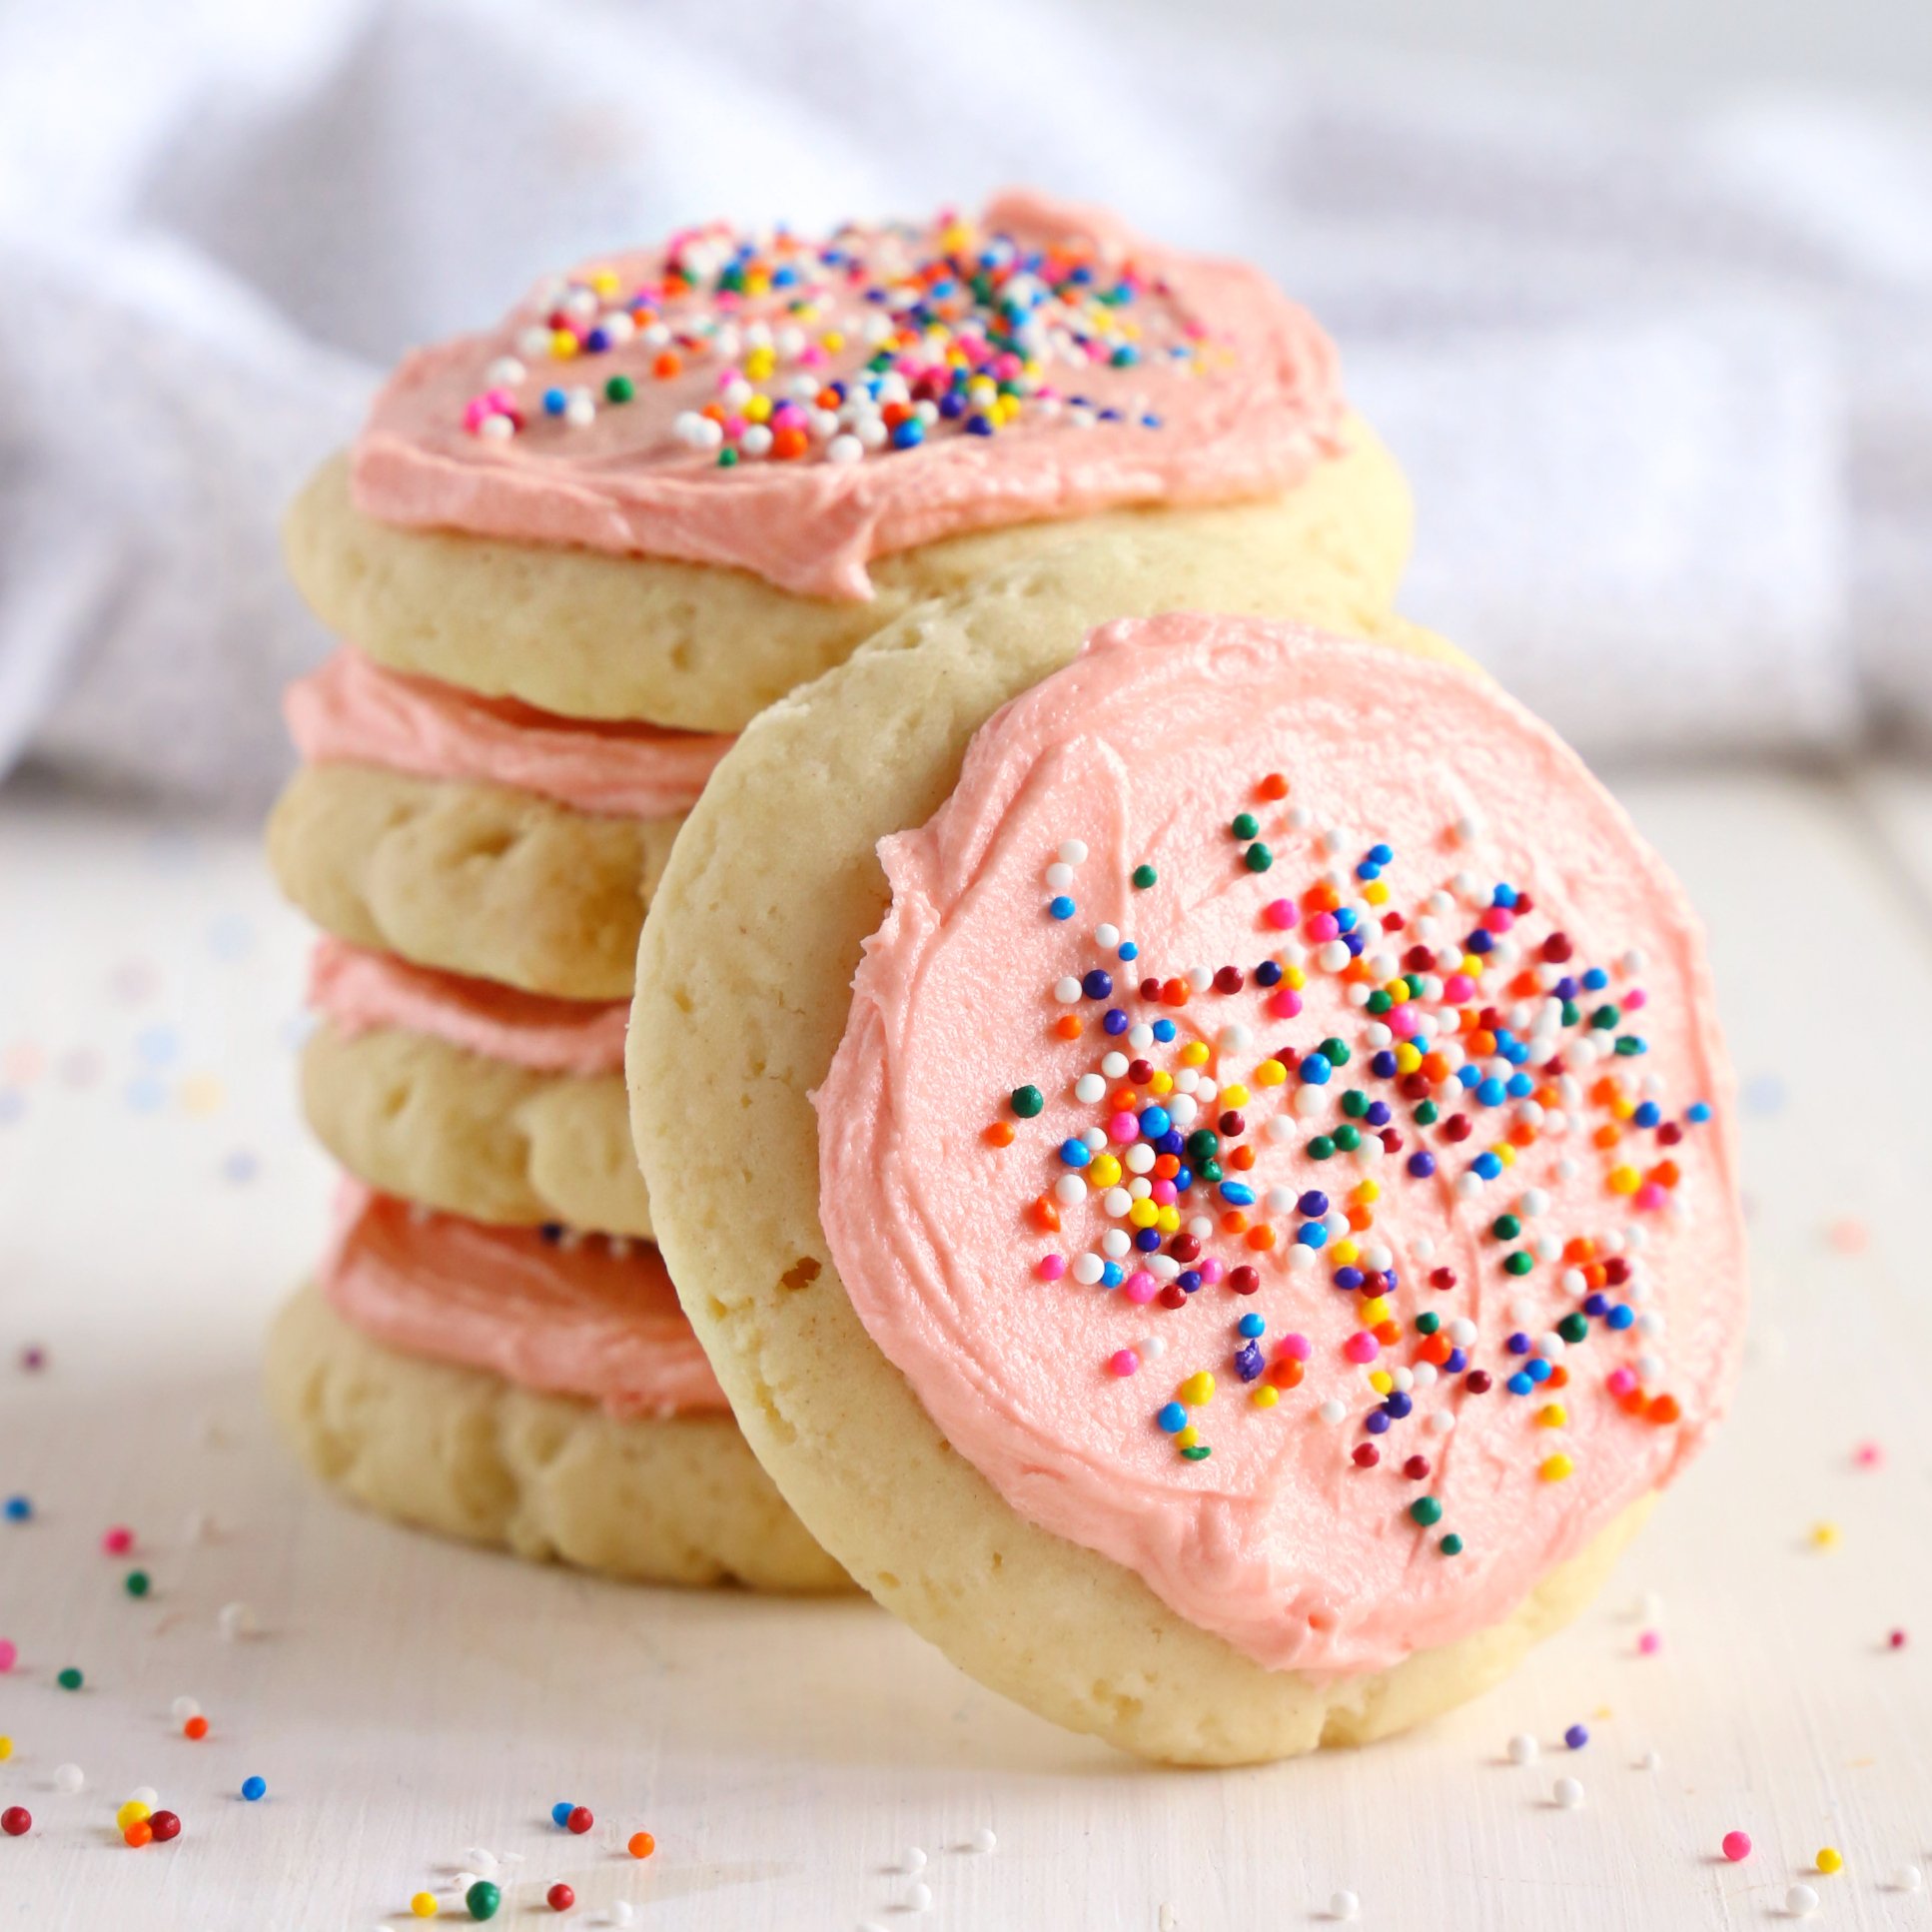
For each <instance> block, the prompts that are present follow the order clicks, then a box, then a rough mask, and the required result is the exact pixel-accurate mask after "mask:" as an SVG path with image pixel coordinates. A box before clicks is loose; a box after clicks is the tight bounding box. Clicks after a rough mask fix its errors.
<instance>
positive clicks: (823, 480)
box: [353, 194, 1343, 598]
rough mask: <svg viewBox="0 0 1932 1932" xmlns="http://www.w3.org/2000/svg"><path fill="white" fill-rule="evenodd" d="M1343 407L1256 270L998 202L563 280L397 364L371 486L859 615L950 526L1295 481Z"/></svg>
mask: <svg viewBox="0 0 1932 1932" xmlns="http://www.w3.org/2000/svg"><path fill="white" fill-rule="evenodd" d="M1342 410H1343V403H1342V396H1341V391H1340V388H1339V384H1338V380H1337V374H1336V366H1335V355H1334V351H1333V349H1332V347H1331V345H1330V344H1329V342H1328V339H1327V338H1326V337H1325V336H1324V335H1323V334H1322V332H1321V331H1320V330H1319V329H1318V328H1317V327H1316V325H1315V324H1314V322H1313V321H1312V320H1311V319H1310V318H1309V317H1308V316H1307V315H1306V314H1305V313H1304V312H1303V311H1302V310H1301V309H1299V308H1297V307H1296V306H1295V305H1294V304H1292V303H1290V302H1289V301H1287V300H1286V299H1285V298H1284V297H1283V296H1282V295H1281V294H1280V292H1279V291H1278V290H1276V289H1275V288H1274V286H1273V285H1272V284H1271V283H1269V282H1268V281H1267V279H1266V278H1265V277H1263V276H1262V275H1260V274H1259V273H1258V272H1257V271H1255V270H1254V269H1252V268H1249V267H1247V266H1245V265H1242V264H1239V263H1232V262H1221V261H1210V260H1206V259H1203V258H1200V257H1196V256H1189V255H1184V254H1181V253H1180V252H1178V251H1176V250H1172V249H1166V248H1161V247H1158V246H1156V245H1154V244H1152V243H1149V242H1146V241H1143V240H1141V239H1140V238H1138V237H1136V236H1134V235H1133V234H1131V233H1130V232H1129V231H1128V230H1127V229H1126V228H1124V227H1123V226H1122V225H1121V224H1120V223H1119V222H1118V221H1116V220H1115V219H1114V218H1113V217H1111V216H1109V215H1106V214H1103V213H1100V212H1098V211H1096V210H1092V209H1084V208H1074V207H1069V206H1066V205H1064V204H1060V203H1056V202H1051V201H1048V200H1046V199H1044V198H1042V197H1040V196H1037V195H1028V194H1008V195H1004V196H1001V197H1000V198H998V199H997V200H996V201H995V202H994V203H993V204H992V205H991V206H990V207H988V208H987V209H986V211H985V213H984V215H983V216H982V217H980V219H979V220H978V221H977V222H974V221H968V220H964V219H961V218H959V217H956V216H952V215H941V216H940V217H938V218H937V219H936V220H934V221H932V222H929V223H924V224H899V225H889V226H880V227H858V226H850V227H846V228H843V229H840V230H839V231H838V232H837V233H835V234H834V235H832V236H830V237H829V238H827V239H826V240H824V241H822V242H809V241H805V240H802V239H799V238H796V237H793V236H790V235H788V234H786V233H784V232H782V231H780V232H779V233H777V234H776V235H769V236H764V237H759V238H752V237H747V236H744V235H740V234H738V233H736V232H734V231H732V230H729V229H727V228H725V227H723V226H721V225H719V226H714V227H709V228H703V229H696V230H690V231H686V232H685V233H683V234H680V235H677V236H673V237H672V238H671V240H670V241H669V242H668V243H667V244H665V245H664V246H663V247H661V248H653V249H646V250H640V251H637V252H635V253H630V254H625V255H621V256H616V257H613V258H611V259H610V260H608V261H606V262H601V263H594V264H590V265H587V266H585V267H584V268H582V269H579V270H578V271H576V272H575V273H574V274H572V275H570V276H567V277H561V278H552V279H551V280H549V281H548V282H546V283H544V284H542V285H540V286H539V287H538V288H537V289H535V290H533V291H532V292H531V294H530V296H529V297H528V298H527V299H526V300H525V301H524V302H523V303H522V304H520V305H519V306H518V307H517V309H516V310H515V311H514V312H513V313H512V314H511V315H509V316H508V317H507V318H506V319H505V320H504V321H503V322H502V323H501V324H500V325H499V326H498V327H497V328H496V329H494V330H490V331H487V332H485V333H483V334H481V335H475V336H466V337H461V338H459V339H457V340H455V341H452V342H447V343H443V344H439V345H437V346H436V347H434V348H430V349H423V350H419V351H417V352H416V353H415V354H413V355H411V356H409V357H408V358H406V359H405V361H404V362H403V364H402V365H401V367H400V368H399V369H398V370H397V371H396V373H395V375H394V376H393V377H392V378H391V379H390V382H389V383H388V385H387V386H386V387H385V388H384V390H383V391H382V393H381V395H380V396H379V397H378V398H377V400H376V404H375V407H374V408H373V410H372V411H371V413H370V417H369V421H368V423H367V425H366V426H365V428H364V430H363V432H362V435H361V436H360V438H359V439H358V440H357V443H356V445H355V449H354V452H353V484H354V492H355V500H356V502H357V505H358V507H359V508H361V509H362V510H363V511H364V512H365V513H366V514H368V515H371V516H374V517H377V518H379V519H380V520H382V521H384V522H388V523H395V524H403V525H408V526H412V527H436V528H445V529H453V530H460V531H468V532H470V533H472V534H476V535H483V536H494V537H506V538H510V539H513V540H516V541H522V542H529V543H538V544H579V545H584V546H587V547H589V548H592V549H597V550H605V551H614V552H618V553H624V554H638V555H649V556H662V557H675V558H682V559H685V560H688V561H691V562H696V563H709V564H725V565H732V566H735V567H737V568H740V569H744V570H749V571H752V572H753V573H755V574H756V575H758V576H761V577H763V578H765V579H766V580H768V581H769V582H771V583H773V584H776V585H777V586H779V587H780V588H782V589H785V590H790V591H796V592H799V593H802V594H807V595H815V596H828V597H842V598H857V597H863V596H866V595H867V594H869V590H870V583H869V579H868V576H867V573H866V565H867V562H868V561H869V560H870V559H871V558H873V557H876V556H881V555H884V554H887V553H889V552H892V551H896V550H903V549H909V548H911V547H913V546H915V545H917V544H921V543H928V542H931V541H933V540H934V539H936V538H939V537H944V536H951V535H954V534H957V533H959V532H961V531H965V530H973V529H984V528H988V527H992V526H996V525H1001V524H1009V523H1020V522H1032V521H1038V520H1042V519H1046V518H1051V517H1064V516H1077V515H1081V514H1083V513H1085V512H1089V511H1092V510H1096V509H1101V508H1106V507H1110V506H1113V505H1117V504H1124V503H1141V502H1216V501H1227V500H1232V499H1235V498H1238V497H1243V496H1259V495H1267V494H1270V493H1273V492H1275V491H1278V490H1282V489H1285V488H1288V487H1290V486H1291V485H1293V484H1294V483H1297V482H1298V481H1299V480H1300V479H1301V478H1302V476H1303V475H1304V474H1305V473H1306V472H1307V470H1308V468H1309V466H1310V465H1311V464H1312V463H1313V462H1315V461H1317V460H1318V459H1319V458H1320V457H1322V456H1323V455H1330V454H1334V453H1335V451H1336V449H1337V448H1338V445H1337V441H1336V438H1337V431H1338V427H1339V425H1340V422H1341V417H1342ZM908 426H910V427H908Z"/></svg>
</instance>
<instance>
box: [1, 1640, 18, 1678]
mask: <svg viewBox="0 0 1932 1932" xmlns="http://www.w3.org/2000/svg"><path fill="white" fill-rule="evenodd" d="M19 1661H20V1647H19V1645H18V1644H16V1643H15V1642H14V1640H13V1638H12V1637H0V1671H7V1670H11V1669H12V1668H13V1667H14V1665H15V1664H16V1663H18V1662H19Z"/></svg>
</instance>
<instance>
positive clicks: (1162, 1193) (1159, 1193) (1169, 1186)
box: [1147, 1181, 1181, 1208]
mask: <svg viewBox="0 0 1932 1932" xmlns="http://www.w3.org/2000/svg"><path fill="white" fill-rule="evenodd" d="M1147 1198H1148V1199H1149V1200H1150V1201H1152V1202H1153V1203H1154V1205H1155V1206H1156V1207H1157V1208H1171V1207H1173V1206H1174V1204H1175V1202H1177V1201H1178V1200H1180V1198H1181V1197H1180V1196H1179V1195H1178V1194H1176V1193H1175V1192H1174V1183H1173V1182H1172V1181H1156V1182H1155V1183H1154V1185H1153V1187H1152V1188H1150V1189H1149V1190H1148V1196H1147Z"/></svg>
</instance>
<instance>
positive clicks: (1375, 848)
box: [1369, 845, 1396, 865]
mask: <svg viewBox="0 0 1932 1932" xmlns="http://www.w3.org/2000/svg"><path fill="white" fill-rule="evenodd" d="M1369 856H1370V857H1371V858H1372V859H1373V860H1374V861H1375V862H1376V863H1377V864H1378V865H1387V864H1388V863H1389V861H1390V860H1391V859H1393V858H1394V857H1395V856H1396V855H1395V853H1394V852H1393V851H1391V850H1390V848H1389V847H1388V846H1387V845H1372V846H1370V847H1369Z"/></svg>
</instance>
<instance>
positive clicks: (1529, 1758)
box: [1508, 1731, 1542, 1764]
mask: <svg viewBox="0 0 1932 1932" xmlns="http://www.w3.org/2000/svg"><path fill="white" fill-rule="evenodd" d="M1508 1751H1509V1762H1510V1763H1511V1764H1533V1763H1535V1761H1536V1760H1537V1758H1539V1757H1540V1756H1541V1755H1542V1746H1541V1745H1540V1744H1538V1743H1537V1742H1536V1740H1535V1739H1534V1738H1533V1737H1531V1736H1530V1735H1529V1733H1528V1732H1527V1731H1518V1732H1517V1733H1516V1734H1515V1736H1514V1737H1512V1738H1510V1740H1509V1744H1508Z"/></svg>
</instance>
